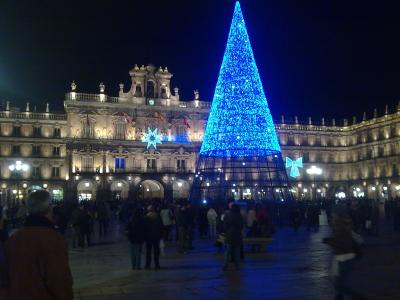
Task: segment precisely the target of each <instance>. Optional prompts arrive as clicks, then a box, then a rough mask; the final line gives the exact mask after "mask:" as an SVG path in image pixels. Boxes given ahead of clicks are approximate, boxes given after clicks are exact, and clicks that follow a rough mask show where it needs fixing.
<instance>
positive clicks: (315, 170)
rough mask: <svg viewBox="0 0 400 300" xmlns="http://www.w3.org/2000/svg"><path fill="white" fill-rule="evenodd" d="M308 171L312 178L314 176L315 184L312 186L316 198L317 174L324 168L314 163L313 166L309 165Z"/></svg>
mask: <svg viewBox="0 0 400 300" xmlns="http://www.w3.org/2000/svg"><path fill="white" fill-rule="evenodd" d="M306 172H307V174H308V175H311V176H312V178H313V186H312V189H311V190H312V196H313V198H314V200H315V176H319V175H321V174H322V169H321V168H319V167H317V166H314V165H312V166H311V167H309V168H308V169H307V170H306Z"/></svg>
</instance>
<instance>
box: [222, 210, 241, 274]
mask: <svg viewBox="0 0 400 300" xmlns="http://www.w3.org/2000/svg"><path fill="white" fill-rule="evenodd" d="M224 229H225V243H226V252H225V263H224V266H223V270H224V271H225V270H227V268H228V264H229V262H230V261H231V259H232V258H233V261H234V264H235V268H236V270H238V269H239V263H240V247H241V245H242V230H243V217H242V215H241V214H240V208H239V206H237V205H235V204H233V203H231V204H230V210H229V211H228V212H227V213H226V214H225V216H224Z"/></svg>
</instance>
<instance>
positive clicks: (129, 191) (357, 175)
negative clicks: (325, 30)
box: [0, 65, 400, 201]
mask: <svg viewBox="0 0 400 300" xmlns="http://www.w3.org/2000/svg"><path fill="white" fill-rule="evenodd" d="M129 75H130V78H131V85H130V87H129V89H125V87H124V85H123V84H120V86H119V95H118V97H111V96H109V95H108V94H107V92H106V87H105V85H104V84H103V83H101V84H100V85H99V93H98V94H86V93H81V92H79V89H78V86H77V85H76V84H75V83H74V82H73V83H72V84H71V91H70V92H69V93H67V94H66V96H65V101H64V109H65V112H63V113H58V114H57V113H50V110H49V105H48V104H46V110H45V112H44V113H37V112H32V111H31V109H30V107H29V103H27V106H26V108H25V111H23V112H21V111H20V110H18V109H15V108H12V107H10V104H9V103H8V102H7V104H6V105H5V106H4V107H3V109H2V111H1V112H0V129H1V135H0V169H1V177H0V187H1V199H2V201H7V200H16V199H23V198H25V197H26V194H27V192H28V191H30V190H34V189H41V188H44V189H47V190H49V191H50V192H51V193H52V194H53V196H54V198H56V199H62V198H64V199H66V200H68V201H76V200H77V199H79V200H83V199H87V200H95V199H99V198H101V197H104V198H108V199H110V198H111V199H127V198H130V199H148V198H165V199H180V198H187V197H188V196H189V191H190V186H191V184H192V181H193V178H194V176H195V167H196V160H197V158H198V151H199V148H200V145H201V141H202V138H203V133H204V129H205V126H206V122H207V118H208V113H209V110H210V105H211V103H210V102H209V101H202V100H201V99H200V96H199V93H198V91H195V92H194V97H193V99H192V100H189V101H187V100H186V101H183V100H181V99H180V96H179V89H178V88H174V89H173V91H171V78H172V76H173V74H171V73H170V72H169V71H168V69H167V68H165V69H163V68H159V69H156V68H155V67H154V66H152V65H148V66H141V67H138V66H135V67H134V68H133V69H132V70H131V71H130V72H129ZM275 126H276V129H277V132H278V136H279V140H280V144H281V147H282V155H283V157H284V158H286V157H288V158H290V159H291V161H292V162H297V165H296V166H293V163H292V165H291V164H288V165H287V166H288V169H287V171H288V175H290V174H291V175H295V176H296V177H290V176H289V178H291V182H292V191H293V193H294V194H295V196H296V197H298V198H304V199H317V198H321V197H344V196H360V197H361V196H368V197H377V198H381V199H387V198H390V197H395V196H398V195H400V178H399V174H400V110H399V109H396V111H395V112H390V113H389V110H388V109H387V108H386V110H385V114H384V115H382V116H378V115H377V113H376V112H375V113H374V116H373V118H371V119H368V120H367V118H366V115H365V114H364V117H363V120H362V121H361V122H356V120H353V122H352V124H349V123H348V122H347V121H346V120H344V122H341V123H340V124H339V122H338V123H336V122H335V121H334V120H333V121H332V122H329V124H328V122H325V121H324V119H322V120H321V122H319V123H318V124H316V122H312V121H311V119H309V120H308V122H307V123H306V124H302V123H301V122H298V120H297V118H295V120H294V121H292V122H288V121H287V120H286V121H285V119H284V117H282V118H281V120H280V122H276V125H275ZM299 159H302V164H299ZM288 162H290V160H288ZM293 167H296V168H297V169H298V170H299V172H298V174H296V172H295V173H291V172H290V171H291V168H293ZM310 168H318V170H319V171H320V172H318V174H308V173H307V170H308V169H310ZM319 173H320V174H319ZM247 190H248V189H247Z"/></svg>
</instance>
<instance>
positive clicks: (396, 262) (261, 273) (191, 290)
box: [70, 226, 400, 300]
mask: <svg viewBox="0 0 400 300" xmlns="http://www.w3.org/2000/svg"><path fill="white" fill-rule="evenodd" d="M328 235H330V230H329V228H328V227H327V226H322V227H321V228H320V230H319V231H318V232H311V233H309V232H307V231H306V230H305V229H304V228H302V229H300V230H299V232H297V233H296V232H294V231H293V230H292V229H290V228H281V229H279V230H278V231H277V233H276V235H275V240H274V242H273V243H272V244H271V245H270V246H269V247H268V252H267V253H259V254H254V253H247V254H246V259H245V263H244V264H243V266H242V268H241V270H240V271H233V270H231V271H227V272H223V271H222V269H221V266H222V261H223V257H222V254H219V253H217V249H216V248H215V247H214V246H213V244H212V242H210V241H208V240H196V241H195V243H194V246H195V249H194V250H193V251H191V252H190V253H188V254H184V255H180V254H177V253H175V246H174V245H173V244H170V245H168V247H167V250H166V252H167V253H166V255H165V256H164V257H162V258H161V266H162V269H161V270H158V271H156V270H154V269H152V270H140V271H132V270H130V261H129V245H128V243H127V242H126V239H125V237H124V236H122V235H121V234H119V231H118V228H117V227H116V228H115V232H114V233H112V234H110V236H109V237H108V238H107V239H106V240H103V241H101V242H100V241H97V243H96V242H95V245H94V246H93V247H90V248H86V249H83V250H81V249H71V251H70V260H71V268H72V272H73V276H74V289H75V299H82V300H106V299H115V300H123V299H157V300H163V299H185V300H186V299H188V300H189V299H191V300H196V299H251V300H257V299H271V300H272V299H282V300H283V299H321V300H324V299H333V298H334V291H333V288H332V285H331V280H330V265H331V259H332V254H331V249H330V248H329V247H328V246H326V245H324V244H322V243H321V240H322V238H323V237H326V236H328ZM366 244H367V246H366V250H365V253H364V256H363V257H362V259H360V260H358V261H356V262H355V269H354V272H353V273H352V278H351V282H352V284H353V285H354V286H355V287H356V288H357V289H358V290H360V291H363V292H364V293H365V294H366V295H368V299H400V274H399V273H400V251H399V250H400V239H399V236H398V235H396V234H393V233H392V232H391V230H390V229H389V228H387V229H385V232H384V233H383V234H382V235H381V236H380V237H378V238H367V239H366Z"/></svg>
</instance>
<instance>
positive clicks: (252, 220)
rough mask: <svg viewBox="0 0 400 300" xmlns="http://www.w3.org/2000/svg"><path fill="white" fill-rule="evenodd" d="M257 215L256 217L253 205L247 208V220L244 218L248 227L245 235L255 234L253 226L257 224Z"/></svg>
mask: <svg viewBox="0 0 400 300" xmlns="http://www.w3.org/2000/svg"><path fill="white" fill-rule="evenodd" d="M256 223H257V217H256V211H255V209H254V207H253V206H251V207H250V208H249V211H248V212H247V220H246V225H247V228H248V232H247V235H248V236H255V233H256V230H255V227H256V226H257V224H256Z"/></svg>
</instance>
